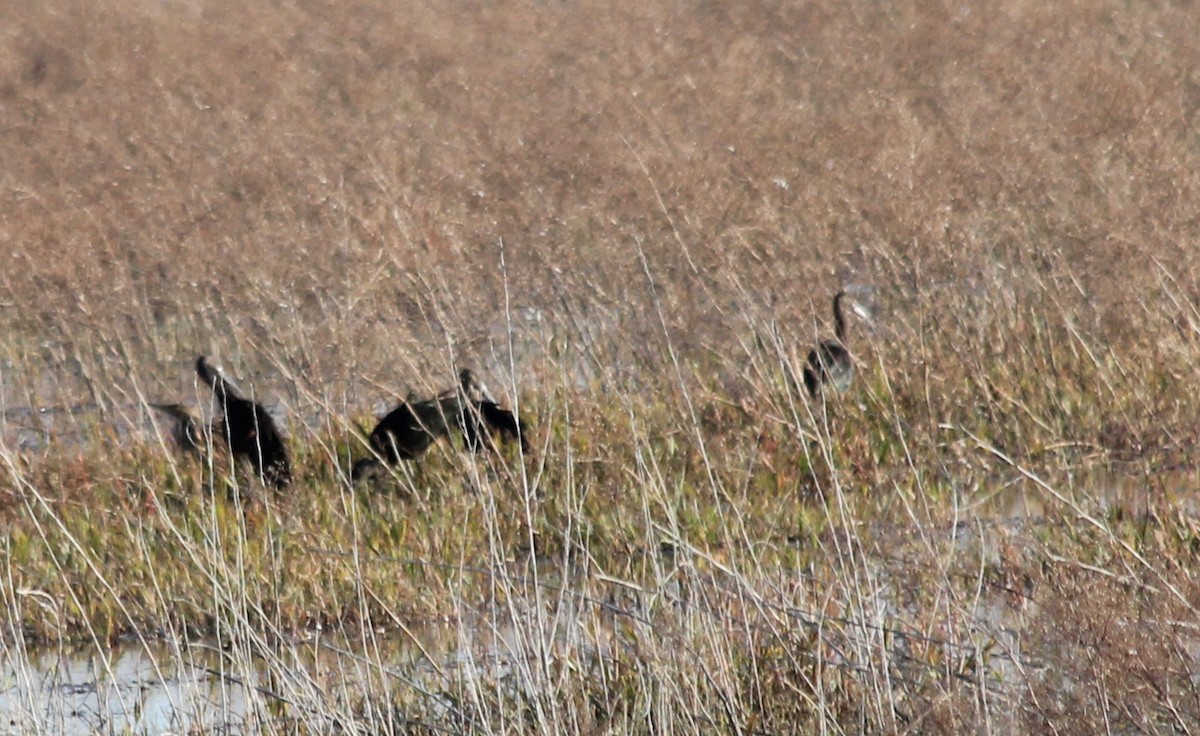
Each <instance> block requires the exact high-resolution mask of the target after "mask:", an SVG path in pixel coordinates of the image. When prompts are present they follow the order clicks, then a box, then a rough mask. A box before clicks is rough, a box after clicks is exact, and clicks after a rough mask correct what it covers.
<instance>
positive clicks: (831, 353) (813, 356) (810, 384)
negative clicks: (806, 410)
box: [804, 291, 854, 398]
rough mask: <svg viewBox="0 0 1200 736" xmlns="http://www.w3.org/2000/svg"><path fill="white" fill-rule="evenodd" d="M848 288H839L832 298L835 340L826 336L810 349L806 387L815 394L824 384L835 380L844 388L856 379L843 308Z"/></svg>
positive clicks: (839, 388)
mask: <svg viewBox="0 0 1200 736" xmlns="http://www.w3.org/2000/svg"><path fill="white" fill-rule="evenodd" d="M845 297H846V292H844V291H839V292H838V293H837V296H835V297H834V298H833V320H834V325H835V330H834V334H835V335H836V336H837V339H836V340H823V341H822V342H821V344H820V345H818V346H817V347H815V348H813V349H812V350H810V351H809V353H808V361H807V365H805V367H804V387H805V388H807V389H808V394H809V396H812V397H814V398H815V397H816V395H817V394H818V393H820V391H821V389H822V387H824V386H825V384H833V387H834V388H835V389H837V390H838V391H845V390H846V389H848V388H849V387H850V382H851V381H852V380H853V379H854V362H853V361H852V360H851V358H850V351H849V350H847V349H846V345H845V343H846V316H845V314H844V313H843V312H842V301H843V300H844V299H845Z"/></svg>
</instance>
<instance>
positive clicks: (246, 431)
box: [196, 355, 292, 488]
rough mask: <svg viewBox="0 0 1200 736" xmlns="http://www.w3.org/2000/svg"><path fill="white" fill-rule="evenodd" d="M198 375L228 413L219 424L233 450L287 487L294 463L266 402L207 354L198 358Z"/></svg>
mask: <svg viewBox="0 0 1200 736" xmlns="http://www.w3.org/2000/svg"><path fill="white" fill-rule="evenodd" d="M196 375H197V376H199V377H200V380H202V381H204V382H205V383H206V384H208V386H209V387H210V388H211V389H212V390H213V394H215V395H216V398H217V404H218V405H219V406H220V407H221V409H222V412H223V413H224V419H223V420H222V422H221V423H220V424H219V425H218V431H219V433H220V434H221V435H222V436H224V437H225V441H226V443H227V444H228V445H229V452H230V454H232V455H233V456H234V457H235V458H245V459H246V460H248V461H249V462H250V465H251V466H252V467H253V468H254V471H255V473H256V474H257V475H258V477H259V478H260V479H261V480H262V481H263V482H264V483H270V484H271V485H273V486H275V487H276V488H283V487H284V486H286V485H288V483H290V482H291V480H292V463H291V459H290V457H289V456H288V450H287V446H286V445H285V444H284V442H283V437H282V436H280V434H279V429H278V427H276V426H275V420H274V419H273V418H272V417H271V415H270V414H269V413H268V412H267V410H266V408H264V407H263V405H262V404H259V403H258V402H256V401H251V400H250V399H247V398H246V397H245V396H243V395H242V393H241V392H240V391H239V390H238V389H237V387H236V386H234V385H233V384H232V383H231V382H230V381H229V380H228V379H226V378H225V376H224V375H223V374H222V373H221V371H220V369H219V368H216V367H215V366H212V365H209V363H208V359H207V358H205V357H204V356H203V355H201V356H200V357H198V358H196Z"/></svg>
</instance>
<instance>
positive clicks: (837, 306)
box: [833, 291, 846, 345]
mask: <svg viewBox="0 0 1200 736" xmlns="http://www.w3.org/2000/svg"><path fill="white" fill-rule="evenodd" d="M845 296H846V292H844V291H839V292H838V294H837V296H835V297H834V298H833V325H834V328H833V334H835V335H837V339H838V342H840V343H842V344H843V345H845V344H846V315H845V314H843V313H842V298H843V297H845Z"/></svg>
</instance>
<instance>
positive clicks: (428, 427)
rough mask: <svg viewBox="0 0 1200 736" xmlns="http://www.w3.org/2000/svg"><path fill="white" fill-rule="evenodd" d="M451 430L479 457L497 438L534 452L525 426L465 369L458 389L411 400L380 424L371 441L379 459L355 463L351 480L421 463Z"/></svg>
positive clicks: (401, 403) (401, 405) (371, 458)
mask: <svg viewBox="0 0 1200 736" xmlns="http://www.w3.org/2000/svg"><path fill="white" fill-rule="evenodd" d="M451 429H458V430H459V431H460V432H462V434H463V440H464V442H465V443H466V445H467V447H469V448H471V449H472V450H475V451H476V452H481V451H483V450H484V449H492V448H494V444H493V441H492V435H493V434H498V435H500V437H501V438H502V439H505V440H516V441H518V442H520V443H521V449H522V450H525V451H527V450H528V446H527V445H526V443H525V426H524V424H523V423H522V422H520V421H519V420H518V419H517V417H516V415H514V414H513V413H512V412H511V411H508V410H506V409H502V408H500V405H499V404H497V403H496V402H495V400H493V399H492V397H491V394H490V393H488V390H487V387H486V386H484V385H483V383H482V382H480V381H479V379H478V378H477V377H476V376H475V373H474V372H473V371H471V370H470V369H463V370H462V371H461V372H460V373H459V385H458V386H457V387H456V388H452V389H449V390H447V391H443V392H442V393H441V394H438V396H437V397H435V398H432V399H426V400H424V401H416V400H415V399H414V397H413V396H412V395H410V396H409V397H408V399H407V400H405V401H402V402H400V405H399V406H397V407H396V408H395V409H393V410H392V411H391V412H389V413H388V414H387V415H386V416H384V417H383V418H382V419H380V420H379V422H378V423H377V424H376V425H375V428H374V429H372V430H371V434H370V435H369V436H368V438H367V444H368V445H369V446H370V448H371V451H372V453H373V455H374V456H373V457H369V458H363V459H361V460H358V461H356V462H355V463H354V465H353V466H352V468H351V470H350V479H351V481H357V480H359V479H360V478H362V477H364V476H365V475H367V474H368V473H370V472H372V471H374V470H375V469H377V468H379V467H380V466H381V465H384V464H386V465H396V464H398V463H399V462H400V461H401V460H415V459H417V458H418V457H420V456H421V455H423V454H424V453H425V451H426V450H428V449H429V448H430V447H431V446H432V445H433V444H434V443H435V442H437V441H438V440H439V439H440V438H442V437H445V436H447V435H449V434H450V430H451Z"/></svg>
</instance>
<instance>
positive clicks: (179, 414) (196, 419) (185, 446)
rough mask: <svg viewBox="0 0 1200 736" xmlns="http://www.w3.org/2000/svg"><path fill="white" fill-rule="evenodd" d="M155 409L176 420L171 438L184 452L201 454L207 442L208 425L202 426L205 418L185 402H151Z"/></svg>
mask: <svg viewBox="0 0 1200 736" xmlns="http://www.w3.org/2000/svg"><path fill="white" fill-rule="evenodd" d="M150 406H151V407H153V408H154V409H156V410H158V411H160V412H162V413H163V414H166V415H167V416H169V417H171V419H173V420H174V424H173V425H172V427H171V438H172V439H173V440H175V444H176V446H178V447H179V449H181V450H183V451H184V452H189V453H196V454H199V453H201V452H202V451H203V449H204V446H205V444H206V441H205V437H206V434H207V430H208V428H207V427H204V428H202V427H201V424H202V422H203V419H201V417H200V416H199V415H198V414H197V412H196V411H195V410H194V409H192V408H191V407H189V406H187V405H185V404H151V405H150Z"/></svg>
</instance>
